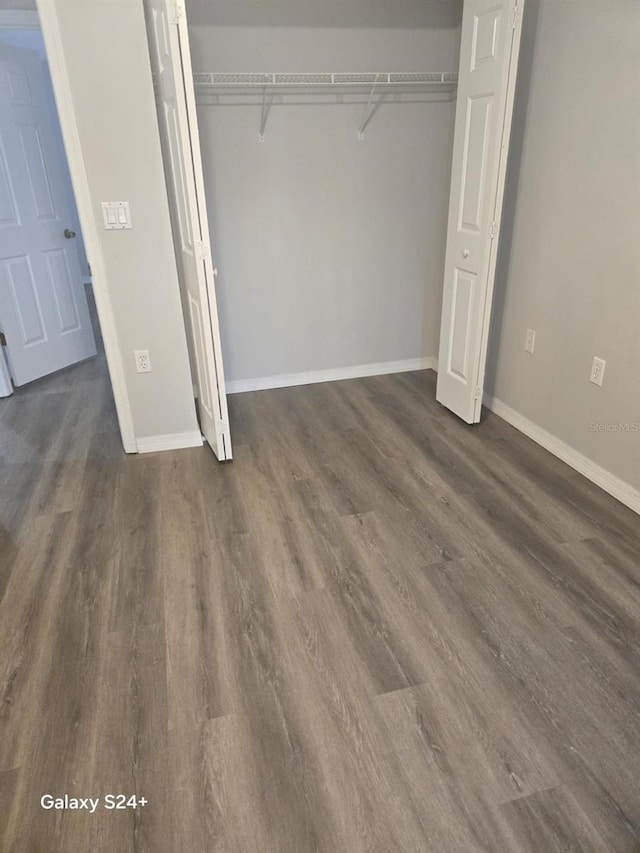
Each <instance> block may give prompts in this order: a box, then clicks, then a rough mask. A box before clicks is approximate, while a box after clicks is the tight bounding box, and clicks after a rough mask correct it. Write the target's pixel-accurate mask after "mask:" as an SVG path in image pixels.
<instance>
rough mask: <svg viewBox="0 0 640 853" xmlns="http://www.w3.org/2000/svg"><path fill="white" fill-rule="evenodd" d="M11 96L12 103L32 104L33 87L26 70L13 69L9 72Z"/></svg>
mask: <svg viewBox="0 0 640 853" xmlns="http://www.w3.org/2000/svg"><path fill="white" fill-rule="evenodd" d="M7 78H8V83H9V97H10V100H11V103H12V104H31V103H32V100H31V88H30V86H29V78H28V77H27V75H26V74H25V73H24V71H18V70H15V69H13V70H11V71H9V73H8V74H7Z"/></svg>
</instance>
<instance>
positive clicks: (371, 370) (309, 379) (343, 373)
mask: <svg viewBox="0 0 640 853" xmlns="http://www.w3.org/2000/svg"><path fill="white" fill-rule="evenodd" d="M436 364H437V361H436V359H435V358H434V357H433V356H429V357H428V358H409V359H405V360H404V361H384V362H381V363H379V364H357V365H354V366H353V367H333V368H330V369H329V370H310V371H308V372H306V373H283V374H281V375H279V376H262V377H260V378H258V379H236V380H232V381H231V382H227V394H244V393H245V392H247V391H266V390H268V389H269V388H289V387H291V386H294V385H314V384H315V383H317V382H336V381H339V380H340V379H359V378H360V377H362V376H381V375H382V374H384V373H406V372H407V371H409V370H430V369H431V370H433V369H435V367H436Z"/></svg>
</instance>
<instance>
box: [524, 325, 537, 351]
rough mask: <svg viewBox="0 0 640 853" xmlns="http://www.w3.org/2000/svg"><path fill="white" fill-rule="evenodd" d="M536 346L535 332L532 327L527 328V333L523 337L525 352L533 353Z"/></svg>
mask: <svg viewBox="0 0 640 853" xmlns="http://www.w3.org/2000/svg"><path fill="white" fill-rule="evenodd" d="M535 346H536V333H535V331H534V330H533V329H527V335H526V337H525V339H524V348H525V350H526V351H527V352H530V353H533V351H534V349H535Z"/></svg>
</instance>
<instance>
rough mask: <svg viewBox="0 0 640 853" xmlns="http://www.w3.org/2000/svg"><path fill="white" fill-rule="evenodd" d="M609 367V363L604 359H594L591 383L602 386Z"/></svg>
mask: <svg viewBox="0 0 640 853" xmlns="http://www.w3.org/2000/svg"><path fill="white" fill-rule="evenodd" d="M606 366H607V362H606V361H605V360H604V359H603V358H596V356H595V355H594V357H593V364H592V365H591V376H590V377H589V381H590V382H593V384H594V385H602V380H603V379H604V369H605V367H606Z"/></svg>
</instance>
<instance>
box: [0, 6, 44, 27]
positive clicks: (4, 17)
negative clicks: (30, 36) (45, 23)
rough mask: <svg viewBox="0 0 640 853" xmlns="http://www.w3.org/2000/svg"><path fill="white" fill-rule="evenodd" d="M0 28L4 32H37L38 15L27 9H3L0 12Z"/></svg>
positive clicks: (38, 25)
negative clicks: (10, 30)
mask: <svg viewBox="0 0 640 853" xmlns="http://www.w3.org/2000/svg"><path fill="white" fill-rule="evenodd" d="M0 27H2V29H4V30H9V29H12V30H39V29H40V18H39V17H38V13H37V12H36V11H35V10H33V11H30V10H28V9H3V10H2V11H0Z"/></svg>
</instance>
